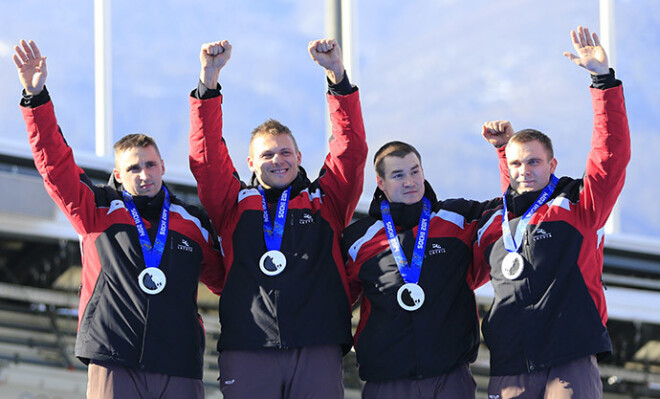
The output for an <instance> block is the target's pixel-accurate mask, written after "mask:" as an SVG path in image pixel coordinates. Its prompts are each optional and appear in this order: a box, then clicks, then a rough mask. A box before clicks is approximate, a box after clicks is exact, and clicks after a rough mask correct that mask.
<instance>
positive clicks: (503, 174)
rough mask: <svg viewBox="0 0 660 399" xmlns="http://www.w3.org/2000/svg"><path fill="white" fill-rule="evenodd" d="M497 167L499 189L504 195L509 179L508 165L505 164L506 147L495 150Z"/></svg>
mask: <svg viewBox="0 0 660 399" xmlns="http://www.w3.org/2000/svg"><path fill="white" fill-rule="evenodd" d="M497 159H498V160H499V163H498V167H499V168H500V188H501V192H503V193H505V192H506V190H507V189H508V188H509V183H510V180H511V178H510V177H509V165H508V164H507V162H506V146H505V145H503V146H502V147H500V148H498V149H497Z"/></svg>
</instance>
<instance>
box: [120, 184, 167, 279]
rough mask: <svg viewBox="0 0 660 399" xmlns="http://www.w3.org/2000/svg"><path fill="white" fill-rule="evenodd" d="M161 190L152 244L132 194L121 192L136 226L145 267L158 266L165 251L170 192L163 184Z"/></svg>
mask: <svg viewBox="0 0 660 399" xmlns="http://www.w3.org/2000/svg"><path fill="white" fill-rule="evenodd" d="M163 191H164V192H165V199H164V200H163V210H162V212H161V214H160V222H159V223H158V233H157V234H156V240H155V241H154V243H153V245H152V244H151V240H150V239H149V234H147V229H146V227H144V222H142V218H141V217H140V212H138V210H137V207H136V206H135V203H134V202H133V196H132V195H131V194H129V193H128V192H127V191H126V190H124V192H123V194H124V202H125V203H126V207H127V208H128V211H129V213H130V214H131V216H132V217H133V221H134V222H135V227H137V231H138V237H139V238H140V247H142V255H143V257H144V264H145V265H146V266H147V267H156V268H158V266H159V265H160V260H161V258H162V257H163V252H164V251H165V242H166V241H167V230H168V228H169V221H170V194H169V193H168V192H167V189H166V188H165V186H163Z"/></svg>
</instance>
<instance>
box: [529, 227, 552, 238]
mask: <svg viewBox="0 0 660 399" xmlns="http://www.w3.org/2000/svg"><path fill="white" fill-rule="evenodd" d="M548 238H552V233H548V232H547V231H545V230H544V229H542V228H538V229H536V231H535V232H534V237H533V240H534V241H539V240H545V239H548Z"/></svg>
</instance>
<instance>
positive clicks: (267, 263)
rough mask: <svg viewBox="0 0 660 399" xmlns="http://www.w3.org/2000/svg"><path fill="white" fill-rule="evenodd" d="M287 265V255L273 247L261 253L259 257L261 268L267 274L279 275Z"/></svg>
mask: <svg viewBox="0 0 660 399" xmlns="http://www.w3.org/2000/svg"><path fill="white" fill-rule="evenodd" d="M285 267H286V256H284V254H283V253H282V252H280V251H278V250H276V249H271V250H270V251H268V252H266V253H265V254H263V255H261V259H259V268H260V269H261V272H262V273H263V274H265V275H267V276H277V275H278V274H280V273H282V272H283V271H284V268H285Z"/></svg>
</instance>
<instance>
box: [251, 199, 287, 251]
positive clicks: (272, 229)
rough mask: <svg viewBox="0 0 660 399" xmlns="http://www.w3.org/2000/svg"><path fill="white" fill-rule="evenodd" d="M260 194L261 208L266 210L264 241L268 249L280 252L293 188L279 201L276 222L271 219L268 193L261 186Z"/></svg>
mask: <svg viewBox="0 0 660 399" xmlns="http://www.w3.org/2000/svg"><path fill="white" fill-rule="evenodd" d="M259 193H261V206H262V207H263V210H264V239H265V240H266V249H268V250H269V251H271V250H278V251H279V250H280V248H281V247H282V236H283V235H284V224H285V223H286V213H287V210H288V209H289V195H291V187H290V186H289V188H287V189H286V190H284V191H283V192H282V195H281V196H280V199H279V201H277V211H276V212H275V220H271V219H270V214H269V213H268V202H266V193H265V192H264V189H263V188H262V187H261V186H259Z"/></svg>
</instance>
